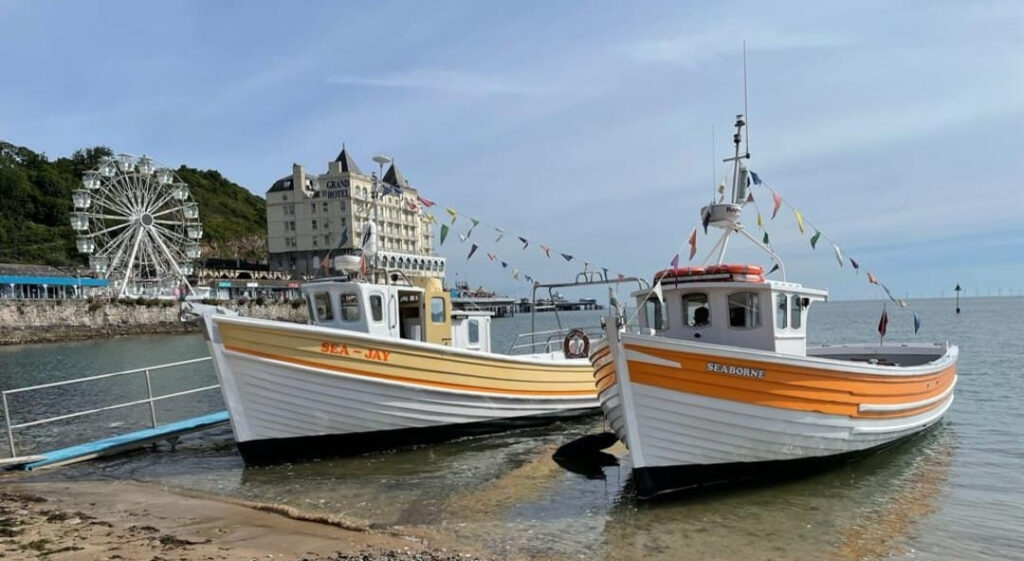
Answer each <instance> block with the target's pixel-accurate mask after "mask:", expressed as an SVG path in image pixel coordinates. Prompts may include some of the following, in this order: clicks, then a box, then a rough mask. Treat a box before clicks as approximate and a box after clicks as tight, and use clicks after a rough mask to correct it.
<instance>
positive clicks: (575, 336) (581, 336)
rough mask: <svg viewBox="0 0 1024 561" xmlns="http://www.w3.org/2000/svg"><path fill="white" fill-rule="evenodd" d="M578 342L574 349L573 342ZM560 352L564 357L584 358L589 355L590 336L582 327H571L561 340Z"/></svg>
mask: <svg viewBox="0 0 1024 561" xmlns="http://www.w3.org/2000/svg"><path fill="white" fill-rule="evenodd" d="M577 341H578V342H580V344H579V345H578V346H576V348H575V349H574V348H573V346H574V343H576V342H577ZM562 354H564V355H565V358H586V357H588V356H590V338H589V337H587V334H586V333H584V332H583V330H582V329H573V330H572V331H570V332H569V333H568V334H566V336H565V339H564V340H563V341H562Z"/></svg>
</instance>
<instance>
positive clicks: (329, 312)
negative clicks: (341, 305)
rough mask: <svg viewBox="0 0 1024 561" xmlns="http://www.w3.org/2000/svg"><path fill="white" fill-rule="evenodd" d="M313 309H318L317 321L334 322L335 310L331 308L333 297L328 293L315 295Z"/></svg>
mask: <svg viewBox="0 0 1024 561" xmlns="http://www.w3.org/2000/svg"><path fill="white" fill-rule="evenodd" d="M313 307H314V308H316V320H317V321H333V320H334V309H333V308H331V296H330V295H329V294H328V293H326V292H317V293H316V294H314V295H313Z"/></svg>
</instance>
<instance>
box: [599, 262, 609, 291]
mask: <svg viewBox="0 0 1024 561" xmlns="http://www.w3.org/2000/svg"><path fill="white" fill-rule="evenodd" d="M601 272H602V273H604V280H608V267H601ZM608 290H611V289H610V288H609V289H608Z"/></svg>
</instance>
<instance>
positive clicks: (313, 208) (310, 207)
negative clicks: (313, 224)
mask: <svg viewBox="0 0 1024 561" xmlns="http://www.w3.org/2000/svg"><path fill="white" fill-rule="evenodd" d="M309 212H314V213H315V212H316V203H309Z"/></svg>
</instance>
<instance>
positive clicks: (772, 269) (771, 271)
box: [765, 263, 779, 275]
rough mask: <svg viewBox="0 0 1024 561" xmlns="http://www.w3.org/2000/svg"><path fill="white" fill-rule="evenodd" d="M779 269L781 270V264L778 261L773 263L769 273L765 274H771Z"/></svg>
mask: <svg viewBox="0 0 1024 561" xmlns="http://www.w3.org/2000/svg"><path fill="white" fill-rule="evenodd" d="M778 270H779V264H778V263H776V264H774V265H772V268H771V269H769V271H768V272H767V273H765V274H766V275H770V274H772V273H774V272H775V271H778Z"/></svg>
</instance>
